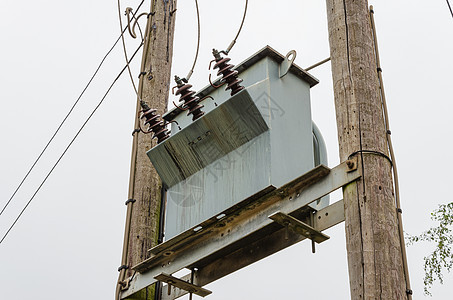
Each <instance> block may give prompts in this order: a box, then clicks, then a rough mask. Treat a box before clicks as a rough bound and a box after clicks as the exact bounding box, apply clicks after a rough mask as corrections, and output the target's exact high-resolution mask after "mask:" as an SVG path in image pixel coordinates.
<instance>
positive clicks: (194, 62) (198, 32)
mask: <svg viewBox="0 0 453 300" xmlns="http://www.w3.org/2000/svg"><path fill="white" fill-rule="evenodd" d="M195 7H196V8H197V24H198V25H197V26H198V30H197V36H198V38H197V51H196V52H195V58H194V60H193V65H192V68H191V69H190V71H189V73H188V74H187V76H186V78H185V79H186V80H189V79H190V76H192V74H193V70H194V69H195V65H196V64H197V58H198V50H200V10H199V9H198V0H195Z"/></svg>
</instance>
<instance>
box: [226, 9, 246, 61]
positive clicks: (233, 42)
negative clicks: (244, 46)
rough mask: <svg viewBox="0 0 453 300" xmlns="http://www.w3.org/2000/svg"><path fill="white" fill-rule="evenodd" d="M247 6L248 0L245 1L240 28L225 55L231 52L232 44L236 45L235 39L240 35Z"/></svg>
mask: <svg viewBox="0 0 453 300" xmlns="http://www.w3.org/2000/svg"><path fill="white" fill-rule="evenodd" d="M248 4H249V1H248V0H245V8H244V15H243V16H242V21H241V26H239V30H238V33H237V34H236V36H235V37H234V39H233V41H232V42H231V43H230V45H229V46H228V48H227V49H226V50H225V51H224V52H225V54H228V53H229V52H230V51H231V49H232V48H233V46H234V44H236V40H237V38H238V37H239V34H240V33H241V30H242V26H243V25H244V21H245V15H246V14H247V6H248Z"/></svg>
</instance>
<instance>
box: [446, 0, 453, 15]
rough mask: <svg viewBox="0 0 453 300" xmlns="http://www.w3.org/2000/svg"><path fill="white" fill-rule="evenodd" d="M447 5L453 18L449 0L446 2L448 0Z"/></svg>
mask: <svg viewBox="0 0 453 300" xmlns="http://www.w3.org/2000/svg"><path fill="white" fill-rule="evenodd" d="M447 5H448V8H449V9H450V13H451V16H452V18H453V10H452V9H451V6H450V2H448V0H447Z"/></svg>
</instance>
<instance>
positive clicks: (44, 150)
mask: <svg viewBox="0 0 453 300" xmlns="http://www.w3.org/2000/svg"><path fill="white" fill-rule="evenodd" d="M143 2H144V0H142V2H141V3H140V4H139V5H138V7H137V10H138V9H139V8H140V7H141V6H142V4H143ZM125 31H126V28H124V29H123V32H125ZM120 38H121V36H119V37H118V38H117V39H116V41H115V42H114V43H113V46H112V47H111V48H110V50H109V51H107V53H106V54H105V55H104V57H103V58H102V60H101V62H100V63H99V65H98V67H97V68H96V71H94V73H93V75H92V76H91V78H90V80H89V81H88V83H87V84H86V86H85V88H84V89H83V90H82V92H81V93H80V95H79V97H78V98H77V100H76V101H75V102H74V104H73V105H72V107H71V109H70V110H69V112H68V113H67V114H66V116H65V117H64V118H63V121H61V123H60V125H58V127H57V129H56V130H55V132H54V133H53V135H52V137H51V138H50V140H49V141H48V142H47V144H46V146H45V147H44V149H43V150H42V151H41V153H40V154H39V155H38V157H37V158H36V160H35V161H34V162H33V164H32V165H31V167H30V169H29V170H28V171H27V173H26V174H25V176H24V177H23V178H22V180H21V182H20V183H19V185H18V186H17V188H16V190H15V191H14V193H13V194H12V195H11V197H10V198H9V200H8V202H6V204H5V205H4V206H3V208H2V210H1V211H0V216H1V215H2V214H3V212H4V211H5V209H6V208H7V207H8V205H9V204H10V202H11V200H13V198H14V196H15V195H16V193H17V192H18V191H19V189H20V188H21V187H22V185H23V183H24V182H25V180H26V179H27V178H28V175H30V173H31V171H32V170H33V169H34V167H35V165H36V164H37V163H38V161H39V160H40V159H41V157H42V156H43V154H44V153H45V152H46V150H47V148H48V147H49V145H50V144H51V143H52V141H53V139H54V138H55V136H56V135H57V134H58V132H59V131H60V129H61V127H62V126H63V124H64V123H65V122H66V120H67V119H68V117H69V115H70V114H71V113H72V111H73V110H74V108H75V107H76V106H77V104H78V103H79V100H80V99H81V98H82V96H83V95H84V94H85V91H86V90H87V89H88V87H89V86H90V85H91V82H92V81H93V79H94V78H95V77H96V75H97V73H98V71H99V70H100V68H101V66H102V65H103V64H104V61H105V60H106V59H107V57H108V56H109V55H110V53H111V52H112V50H113V49H114V48H115V46H116V45H117V44H118V42H119V40H120Z"/></svg>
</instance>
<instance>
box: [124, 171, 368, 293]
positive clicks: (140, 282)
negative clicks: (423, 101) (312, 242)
mask: <svg viewBox="0 0 453 300" xmlns="http://www.w3.org/2000/svg"><path fill="white" fill-rule="evenodd" d="M350 170H351V168H350V167H348V166H347V164H346V163H342V164H340V165H338V166H336V167H335V168H333V169H329V168H327V167H325V166H318V167H316V168H315V169H313V170H311V171H310V172H308V173H306V174H304V175H302V176H301V177H299V178H297V179H296V180H294V181H292V182H290V183H288V184H286V185H284V186H283V187H281V188H278V189H275V190H273V191H271V192H269V193H267V194H265V195H263V196H262V197H260V198H258V199H253V201H248V200H245V201H246V203H247V204H246V205H245V206H239V207H237V209H235V210H231V211H225V212H224V213H223V214H224V216H223V217H222V218H220V219H218V220H217V221H215V222H209V225H207V226H206V227H203V226H201V229H200V228H196V227H195V228H193V229H191V232H190V234H189V233H187V232H186V233H183V235H185V236H186V238H183V239H181V240H178V242H177V243H174V242H172V240H169V241H167V242H165V243H164V244H167V247H168V248H167V247H166V246H165V245H163V244H162V245H161V246H160V247H159V251H152V253H153V256H152V257H151V258H150V259H148V260H146V261H145V262H143V263H141V264H140V265H138V266H135V267H134V269H135V270H137V271H138V273H137V274H136V275H135V276H134V277H133V278H132V279H131V281H130V287H129V289H127V290H125V291H123V292H122V294H121V299H124V298H126V297H128V296H131V295H132V294H134V293H136V292H138V291H139V290H141V289H143V288H145V287H147V286H149V285H151V284H153V283H154V282H156V281H157V279H155V276H157V275H158V274H160V273H167V274H173V273H175V272H177V271H179V270H181V269H183V268H191V267H196V268H198V269H203V267H204V266H208V265H211V264H212V263H213V262H214V261H216V260H221V259H223V258H224V257H226V256H228V255H229V254H230V253H240V252H241V251H242V250H243V249H246V248H247V247H248V245H250V244H251V242H252V243H253V241H258V240H261V239H265V238H266V237H267V236H275V237H276V238H278V236H281V234H280V233H279V232H276V231H279V230H281V229H282V228H278V227H275V226H276V225H275V222H274V221H272V220H271V219H269V218H268V216H269V215H272V214H274V213H275V212H278V211H279V212H282V213H284V214H290V213H293V212H295V211H298V210H299V209H301V208H303V207H307V206H308V205H309V204H310V203H312V202H313V201H316V200H317V199H319V198H321V197H323V196H324V195H326V194H328V193H330V192H332V191H334V190H336V189H338V188H340V187H342V186H344V185H346V184H348V183H350V182H352V181H355V180H357V179H358V178H360V176H361V168H357V169H355V170H353V171H352V172H350ZM271 190H272V189H271ZM221 215H222V214H221ZM315 228H316V222H315ZM196 229H197V230H196ZM198 229H199V230H198ZM316 229H318V228H316ZM294 236H296V237H294V238H292V240H291V241H292V242H293V243H295V242H297V241H299V240H301V239H300V238H297V236H298V237H300V235H294ZM175 238H177V237H175ZM288 246H289V245H288ZM275 251H278V249H277V250H275ZM275 251H272V253H275ZM272 253H268V254H264V253H263V255H265V256H267V255H270V254H272ZM265 256H263V257H265ZM263 257H262V258H263ZM255 261H256V260H255ZM252 262H253V261H250V263H252ZM247 264H248V263H247ZM247 264H245V265H244V264H241V263H240V262H238V263H237V264H236V265H231V266H229V268H228V270H224V271H220V273H219V274H218V275H216V277H217V278H220V277H222V276H225V275H227V274H229V273H232V272H234V271H235V270H238V269H240V268H242V267H244V266H246V265H247ZM215 272H218V270H214V273H215ZM214 280H215V279H214ZM204 281H205V282H206V281H209V279H204ZM211 281H212V280H211ZM195 283H196V284H199V285H204V284H202V283H199V282H198V281H197V280H195ZM173 299H174V298H173Z"/></svg>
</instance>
